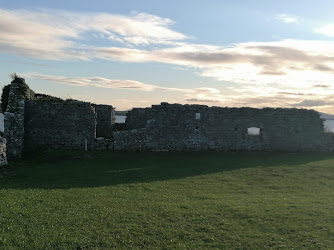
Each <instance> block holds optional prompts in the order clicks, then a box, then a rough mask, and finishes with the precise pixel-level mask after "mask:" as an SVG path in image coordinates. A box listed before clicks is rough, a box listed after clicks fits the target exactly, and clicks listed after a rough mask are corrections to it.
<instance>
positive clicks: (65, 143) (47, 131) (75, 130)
mask: <svg viewBox="0 0 334 250" xmlns="http://www.w3.org/2000/svg"><path fill="white" fill-rule="evenodd" d="M95 127H96V114H95V108H94V107H93V106H92V105H91V104H90V103H85V102H78V101H57V102H50V101H43V100H37V101H34V100H26V101H25V116H24V129H25V133H24V134H25V136H24V149H25V150H27V151H35V150H39V149H42V150H43V149H81V150H83V149H85V143H87V147H88V149H94V144H95Z"/></svg>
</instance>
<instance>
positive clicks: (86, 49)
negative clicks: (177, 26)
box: [0, 9, 187, 60]
mask: <svg viewBox="0 0 334 250" xmlns="http://www.w3.org/2000/svg"><path fill="white" fill-rule="evenodd" d="M172 24H173V21H172V20H170V19H167V18H161V17H158V16H153V15H149V14H146V13H137V14H135V15H132V16H122V15H112V14H106V13H80V12H67V11H59V10H58V11H55V10H53V11H51V10H43V11H37V10H36V11H27V10H5V9H0V30H1V38H0V52H1V53H5V54H14V55H19V56H23V57H30V58H38V59H47V60H73V59H79V60H89V59H91V57H92V55H90V46H89V45H88V44H85V40H84V38H85V35H87V34H90V33H94V34H95V33H97V34H100V35H101V36H100V38H102V37H103V38H105V39H107V40H108V39H109V40H111V41H114V42H118V43H124V44H130V45H131V44H135V45H139V44H141V45H148V44H159V43H161V44H166V43H167V44H168V43H170V42H176V41H179V40H183V39H186V38H187V36H186V35H184V34H182V33H180V32H176V31H173V30H172V29H170V28H169V26H170V25H172ZM92 36H93V35H92ZM95 36H96V35H95Z"/></svg>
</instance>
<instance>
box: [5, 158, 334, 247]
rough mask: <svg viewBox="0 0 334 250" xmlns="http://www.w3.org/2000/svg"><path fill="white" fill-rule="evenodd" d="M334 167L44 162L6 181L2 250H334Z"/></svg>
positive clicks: (218, 161) (12, 170)
mask: <svg viewBox="0 0 334 250" xmlns="http://www.w3.org/2000/svg"><path fill="white" fill-rule="evenodd" d="M333 165H334V156H333V155H332V154H282V153H111V152H93V153H91V152H90V153H89V154H87V153H85V152H54V153H48V154H41V155H39V156H36V157H34V158H26V159H25V160H22V161H17V162H12V163H11V165H10V166H8V167H7V168H6V172H5V174H4V175H3V176H2V178H1V179H0V204H1V209H0V249H11V248H12V249H110V248H123V249H129V248H145V249H152V248H159V249H160V248H180V249H204V248H226V249H229V248H233V249H235V248H238V249H267V248H274V249H275V248H296V249H300V248H306V249H310V248H311V249H328V248H331V246H333V244H334V231H333V223H334V215H333V208H334V200H333V195H334V171H333Z"/></svg>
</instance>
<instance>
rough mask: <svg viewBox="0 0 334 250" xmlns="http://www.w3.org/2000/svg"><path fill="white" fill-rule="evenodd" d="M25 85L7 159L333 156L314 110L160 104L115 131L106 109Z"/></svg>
mask: <svg viewBox="0 0 334 250" xmlns="http://www.w3.org/2000/svg"><path fill="white" fill-rule="evenodd" d="M27 86H28V85H26V84H25V82H24V79H22V78H16V79H14V80H13V81H12V83H11V85H10V92H9V98H8V106H7V110H6V112H5V133H4V134H5V138H6V139H7V148H8V156H10V157H20V156H21V153H22V152H23V151H39V150H46V149H71V150H77V149H79V150H84V149H85V147H87V149H89V150H123V151H198V150H217V151H334V134H332V133H326V132H325V131H324V125H323V119H321V118H320V116H319V113H318V112H316V111H314V110H306V109H284V108H263V109H255V108H222V107H208V106H205V105H181V104H168V103H161V105H152V107H150V108H135V109H132V110H131V111H129V112H128V114H127V119H126V122H125V125H124V126H115V125H117V124H115V112H114V108H113V107H112V106H108V105H96V104H91V103H87V102H80V101H75V100H66V101H64V100H61V99H59V98H53V97H50V96H46V95H39V94H35V93H34V92H33V91H31V90H30V89H29V87H27ZM22 87H23V88H22ZM22 89H23V90H24V91H22ZM252 130H253V131H257V132H256V133H253V132H250V131H252Z"/></svg>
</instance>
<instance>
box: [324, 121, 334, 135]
mask: <svg viewBox="0 0 334 250" xmlns="http://www.w3.org/2000/svg"><path fill="white" fill-rule="evenodd" d="M324 127H325V131H328V132H332V133H334V120H325V121H324Z"/></svg>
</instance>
